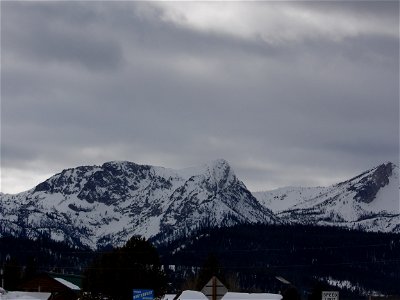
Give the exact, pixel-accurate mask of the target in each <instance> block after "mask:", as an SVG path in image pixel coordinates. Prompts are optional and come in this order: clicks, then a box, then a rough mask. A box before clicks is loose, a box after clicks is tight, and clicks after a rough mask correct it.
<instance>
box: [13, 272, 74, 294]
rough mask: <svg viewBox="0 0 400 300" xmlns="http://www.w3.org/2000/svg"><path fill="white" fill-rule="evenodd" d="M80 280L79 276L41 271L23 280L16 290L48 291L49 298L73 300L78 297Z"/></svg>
mask: <svg viewBox="0 0 400 300" xmlns="http://www.w3.org/2000/svg"><path fill="white" fill-rule="evenodd" d="M81 281H82V279H81V277H80V276H75V275H65V274H56V273H42V274H39V275H37V276H35V277H33V278H31V279H30V280H27V281H25V282H23V283H22V284H21V285H20V286H19V287H18V290H20V291H24V292H39V293H50V294H51V296H50V300H75V299H78V297H79V293H80V290H81V285H80V282H81Z"/></svg>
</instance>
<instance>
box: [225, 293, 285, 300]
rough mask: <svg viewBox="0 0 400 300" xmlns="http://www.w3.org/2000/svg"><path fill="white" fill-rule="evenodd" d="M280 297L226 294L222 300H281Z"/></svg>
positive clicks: (268, 294)
mask: <svg viewBox="0 0 400 300" xmlns="http://www.w3.org/2000/svg"><path fill="white" fill-rule="evenodd" d="M281 299H282V295H280V294H270V293H232V292H228V293H226V294H225V295H224V296H223V297H222V300H281Z"/></svg>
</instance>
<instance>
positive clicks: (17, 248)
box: [0, 236, 94, 290]
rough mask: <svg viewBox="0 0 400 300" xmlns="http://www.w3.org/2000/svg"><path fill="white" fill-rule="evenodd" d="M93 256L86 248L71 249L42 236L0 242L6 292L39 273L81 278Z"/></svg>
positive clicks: (4, 238)
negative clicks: (54, 273) (70, 275)
mask: <svg viewBox="0 0 400 300" xmlns="http://www.w3.org/2000/svg"><path fill="white" fill-rule="evenodd" d="M93 256H94V252H93V251H92V250H90V249H89V248H86V247H71V246H70V245H68V244H66V243H63V242H56V241H52V240H50V239H49V238H48V237H46V236H43V237H40V238H38V239H36V240H30V239H28V238H26V237H12V236H3V237H1V238H0V267H1V268H2V269H3V272H4V285H5V288H6V289H9V290H13V289H15V288H17V286H18V285H19V284H20V283H21V282H22V281H24V280H28V279H30V278H31V277H33V276H35V275H36V274H38V273H40V272H56V273H67V274H81V273H82V271H83V270H84V268H85V267H86V266H87V265H88V264H89V262H90V261H91V260H92V258H93Z"/></svg>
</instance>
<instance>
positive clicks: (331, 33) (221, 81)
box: [1, 1, 399, 192]
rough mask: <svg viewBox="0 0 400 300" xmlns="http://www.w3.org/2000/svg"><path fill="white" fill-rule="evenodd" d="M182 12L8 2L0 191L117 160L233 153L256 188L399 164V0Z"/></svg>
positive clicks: (184, 159)
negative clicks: (64, 170) (29, 176)
mask: <svg viewBox="0 0 400 300" xmlns="http://www.w3.org/2000/svg"><path fill="white" fill-rule="evenodd" d="M181 4H182V5H180V6H177V5H175V4H174V3H160V2H76V1H74V2H5V3H3V2H2V4H1V5H2V29H1V30H2V70H1V72H2V74H1V75H2V91H1V93H2V103H1V109H2V111H1V133H2V140H1V147H2V153H1V158H2V169H3V170H2V171H3V172H2V191H6V192H16V191H18V189H20V188H21V186H23V184H16V182H18V178H19V177H18V176H21V175H20V174H22V172H21V171H24V170H25V171H26V174H32V180H31V181H29V184H33V182H35V180H36V181H39V180H41V179H42V178H43V176H45V175H48V174H52V173H54V172H58V171H60V170H61V169H62V168H66V167H73V166H77V165H81V164H100V163H102V162H104V161H106V160H125V159H126V160H130V161H134V162H137V163H147V164H156V165H162V166H166V167H173V168H180V167H185V166H192V165H197V164H201V163H204V162H207V161H209V160H213V159H215V158H219V157H223V158H225V159H227V160H228V161H230V162H231V164H232V165H233V167H234V168H235V170H236V173H237V174H238V175H239V177H240V178H241V179H242V180H243V181H244V182H245V183H246V184H247V186H248V187H249V188H251V189H254V190H260V189H267V188H273V187H279V186H284V185H299V184H304V185H323V184H330V183H333V182H335V181H337V180H340V179H345V178H346V176H353V175H356V174H357V173H358V172H361V171H364V170H365V169H367V168H370V167H373V166H375V165H377V164H380V163H382V162H384V161H387V160H391V161H395V162H398V153H399V103H398V99H399V95H398V80H399V70H398V65H399V55H398V53H399V46H398V45H399V44H398V43H399V40H398V26H397V25H396V24H398V18H399V17H398V15H397V13H394V11H398V10H396V8H397V9H398V3H397V2H387V1H386V2H383V3H375V2H362V3H352V4H351V5H349V4H347V3H343V2H340V3H339V2H338V3H336V2H329V3H320V4H318V5H314V4H315V3H309V2H302V3H298V2H282V3H279V2H276V3H275V2H273V3H271V2H268V3H265V2H260V3H258V2H257V3H249V4H246V3H233V2H232V3H224V4H222V3H217V4H214V3H210V2H201V3H200V4H194V3H181ZM311 4H313V5H311ZM215 5H217V6H218V7H216V6H215ZM221 5H222V6H223V7H222V6H221ZM220 6H221V7H222V8H224V9H225V10H224V11H225V12H226V16H225V17H224V15H220V14H219V12H218V13H217V11H216V10H215V8H221V7H220ZM266 16H270V18H266ZM213 17H214V19H213ZM224 18H226V19H224ZM265 19H268V20H265ZM232 20H237V22H233V21H232ZM332 20H337V22H336V21H335V22H332ZM228 21H229V22H228ZM232 22H233V23H232ZM279 29H281V30H279ZM21 180H26V178H25V177H24V178H23V179H22V177H21ZM29 187H30V186H28V183H27V186H26V188H29Z"/></svg>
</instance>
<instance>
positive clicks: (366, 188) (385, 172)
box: [348, 162, 397, 203]
mask: <svg viewBox="0 0 400 300" xmlns="http://www.w3.org/2000/svg"><path fill="white" fill-rule="evenodd" d="M396 168H397V166H396V165H395V164H393V163H391V162H387V163H384V164H382V165H379V166H378V167H376V168H374V169H371V170H369V171H367V172H365V173H363V174H361V175H359V176H357V177H355V178H352V179H350V180H349V181H348V183H349V187H348V190H349V191H355V192H356V194H355V195H354V198H353V199H354V200H356V201H360V202H364V203H371V202H372V201H373V200H374V199H375V197H376V194H377V193H378V191H379V190H380V189H381V188H383V187H385V186H386V185H388V184H389V181H390V177H391V176H392V175H393V172H395V170H396Z"/></svg>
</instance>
